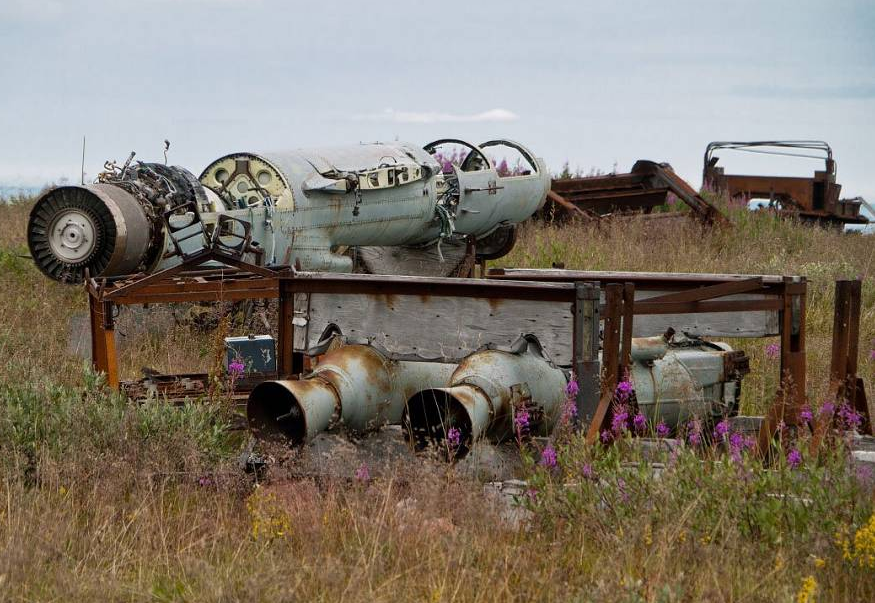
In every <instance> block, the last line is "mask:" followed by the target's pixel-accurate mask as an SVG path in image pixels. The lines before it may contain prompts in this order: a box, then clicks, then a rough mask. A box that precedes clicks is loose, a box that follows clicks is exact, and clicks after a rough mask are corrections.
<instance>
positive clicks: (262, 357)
mask: <svg viewBox="0 0 875 603" xmlns="http://www.w3.org/2000/svg"><path fill="white" fill-rule="evenodd" d="M225 350H226V354H225V367H226V368H227V366H228V364H229V363H230V362H232V361H233V360H234V359H235V358H236V359H239V360H240V361H241V362H243V365H244V366H245V367H246V369H245V372H246V373H247V374H248V373H275V372H276V343H275V342H274V339H273V337H271V336H270V335H249V336H248V337H226V338H225Z"/></svg>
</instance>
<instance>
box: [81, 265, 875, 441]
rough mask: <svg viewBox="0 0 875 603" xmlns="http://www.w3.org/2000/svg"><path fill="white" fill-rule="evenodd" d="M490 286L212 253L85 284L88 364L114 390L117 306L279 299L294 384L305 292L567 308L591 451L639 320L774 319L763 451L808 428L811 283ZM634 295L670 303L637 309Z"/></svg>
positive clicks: (693, 277) (842, 290)
mask: <svg viewBox="0 0 875 603" xmlns="http://www.w3.org/2000/svg"><path fill="white" fill-rule="evenodd" d="M229 259H231V260H234V262H233V266H232V268H230V269H228V268H214V267H204V266H202V264H203V263H204V262H207V261H210V260H218V261H221V262H225V261H226V260H229ZM228 263H231V262H230V261H228ZM486 276H487V278H485V279H483V278H480V279H473V278H467V279H466V278H444V277H420V276H391V275H389V276H387V275H374V274H342V273H310V272H297V271H295V270H293V269H290V268H285V267H283V268H280V269H277V270H269V269H266V268H263V267H260V266H254V265H250V264H247V263H246V262H241V261H239V260H236V259H235V258H225V257H223V256H222V254H218V255H217V252H210V253H206V254H202V255H200V256H198V257H196V258H193V259H192V260H190V261H187V262H185V263H183V264H182V265H180V266H177V267H174V268H171V269H168V270H165V271H163V272H160V273H156V274H154V275H149V276H145V277H139V278H135V277H127V278H116V279H93V278H92V279H88V280H87V281H86V290H87V292H88V294H89V308H90V317H91V333H92V359H93V363H94V367H95V369H96V370H98V371H101V372H104V373H105V374H106V375H107V382H108V384H109V385H110V386H112V387H115V388H118V387H119V375H118V362H117V358H116V350H115V338H114V321H113V309H114V306H115V305H131V304H152V303H171V302H202V301H228V300H244V299H277V300H278V301H279V325H278V331H279V336H278V341H277V374H278V375H279V376H280V377H281V378H289V377H294V376H296V375H299V374H301V373H302V372H303V371H304V358H303V354H301V353H297V352H295V351H294V344H293V322H292V319H293V318H294V315H295V301H294V300H295V294H298V293H328V294H336V295H355V294H371V295H381V296H393V295H407V296H417V297H420V298H423V299H424V298H427V297H429V296H442V297H463V298H479V299H495V300H529V301H544V302H564V303H568V304H569V305H570V307H571V310H572V312H571V314H572V325H571V333H572V339H573V341H572V344H573V345H572V349H573V359H572V369H573V371H574V373H575V376H576V378H577V379H578V382H579V385H580V387H579V393H578V397H577V408H578V416H579V417H580V423H579V424H580V426H581V427H583V423H584V422H585V421H586V419H589V418H590V417H591V418H592V420H590V421H589V426H588V428H587V433H586V437H587V440H588V441H590V442H594V441H597V438H598V436H599V434H600V433H601V429H602V428H603V427H604V426H605V425H606V424H608V423H609V421H610V406H611V402H612V399H613V395H614V391H615V389H616V386H617V383H618V382H619V380H620V379H622V378H625V376H626V374H627V372H628V370H629V366H630V362H631V359H630V352H631V341H632V326H633V320H634V316H635V315H639V316H641V315H654V314H696V313H710V312H744V311H763V310H773V311H778V312H779V316H780V338H781V352H780V371H781V385H780V387H779V390H778V392H776V396H775V400H774V402H773V403H772V404H771V406H770V408H769V410H768V412H767V414H766V416H765V419H764V421H763V425H762V428H761V430H760V434H759V450H760V452H761V453H762V454H767V453H768V451H769V449H770V447H771V445H772V442H773V438H774V435H775V433H776V431H777V429H778V428H779V425H781V424H782V423H783V424H786V425H791V426H796V425H799V424H800V421H801V417H800V413H801V410H802V408H803V407H804V406H805V403H806V388H805V383H806V382H805V375H806V373H805V370H806V365H805V304H806V296H807V283H806V282H805V281H804V280H802V279H799V278H798V277H764V276H748V275H714V274H671V273H667V274H661V273H630V272H587V271H573V270H513V269H508V270H501V269H499V270H491V271H489V273H488V274H487V275H486ZM836 287H837V289H836V300H837V303H836V317H835V327H834V333H833V361H832V362H833V363H832V367H833V371H832V374H833V382H834V384H835V386H834V387H835V388H836V390H835V391H836V396H841V395H844V396H845V397H847V399H848V400H849V401H852V402H854V404H855V406H856V407H857V408H858V410H861V414H863V416H864V418H865V420H866V421H867V427H868V428H869V430H871V427H872V422H871V420H870V417H869V412H868V407H867V406H866V396H865V391H864V390H863V388H862V381H861V380H860V379H859V378H858V377H857V375H856V370H857V360H856V358H857V352H858V340H859V314H860V283H859V281H839V282H838V283H837V284H836ZM602 289H604V292H605V303H604V304H601V303H600V302H599V298H600V294H601V290H602ZM636 289H640V290H651V291H654V290H655V291H663V292H666V291H668V293H663V294H661V295H659V296H657V297H651V298H646V299H642V300H638V301H635V299H634V298H635V291H636ZM746 292H757V293H760V294H766V295H768V296H770V298H765V299H762V298H761V299H740V300H727V299H719V298H722V297H725V296H729V295H736V294H739V293H746ZM601 320H603V321H604V324H605V328H604V341H603V345H602V360H601V362H599V359H598V338H599V336H598V325H599V322H600V321H601ZM861 404H862V406H861Z"/></svg>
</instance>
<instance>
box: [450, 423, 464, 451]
mask: <svg viewBox="0 0 875 603" xmlns="http://www.w3.org/2000/svg"><path fill="white" fill-rule="evenodd" d="M461 442H462V432H461V431H459V430H458V429H457V428H455V427H450V428H449V429H448V430H447V444H448V445H449V447H450V448H458V447H459V444H460V443H461Z"/></svg>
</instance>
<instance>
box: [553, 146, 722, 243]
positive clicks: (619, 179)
mask: <svg viewBox="0 0 875 603" xmlns="http://www.w3.org/2000/svg"><path fill="white" fill-rule="evenodd" d="M671 195H674V199H676V200H677V202H678V203H683V204H685V205H686V206H687V207H689V208H690V210H691V213H692V215H693V216H695V218H696V219H697V220H699V221H700V222H701V223H703V224H705V225H709V226H710V225H714V224H716V225H725V224H728V220H727V219H726V216H724V215H723V214H722V213H721V212H720V210H719V209H717V208H716V207H715V206H714V205H713V204H712V203H710V202H708V201H706V200H705V199H704V198H702V197H701V195H699V193H697V192H696V191H695V189H693V187H691V186H690V185H689V184H687V182H686V181H685V180H683V179H682V178H681V177H680V176H678V175H677V174H675V172H674V170H673V169H672V167H671V166H670V165H669V164H667V163H656V162H654V161H646V160H643V159H642V160H640V161H636V162H635V165H633V166H632V170H631V171H630V172H629V173H627V174H605V175H598V176H586V177H582V178H554V179H553V182H552V185H551V189H550V192H549V193H548V196H547V199H548V203H547V204H546V205H545V206H544V209H543V210H542V211H541V216H542V217H543V218H545V219H558V220H569V219H574V218H580V219H584V220H593V219H598V218H600V217H602V216H608V215H617V214H619V215H623V214H628V213H636V214H644V215H646V216H652V217H658V216H667V215H669V214H665V213H654V212H653V210H654V209H655V208H657V207H659V206H665V205H668V204H670V203H669V201H670V200H672V197H671Z"/></svg>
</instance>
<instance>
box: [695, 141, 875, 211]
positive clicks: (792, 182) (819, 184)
mask: <svg viewBox="0 0 875 603" xmlns="http://www.w3.org/2000/svg"><path fill="white" fill-rule="evenodd" d="M720 151H739V152H746V153H762V154H767V155H781V156H789V157H799V158H807V159H820V160H822V161H823V162H824V169H823V170H816V171H815V172H814V176H813V177H811V178H801V177H791V176H746V175H738V174H727V173H726V172H725V168H723V167H718V165H717V162H718V161H719V159H720V157H719V156H718V155H717V154H716V153H718V152H720ZM797 151H803V152H797ZM810 152H814V153H818V154H811V153H810ZM702 181H703V184H704V186H706V187H710V188H712V189H713V190H715V191H717V192H722V193H725V194H727V195H728V196H729V197H730V198H731V199H733V200H741V201H743V202H745V203H747V202H749V201H751V200H756V199H761V200H764V201H767V202H768V206H769V207H770V208H771V209H773V210H775V211H776V212H777V213H778V214H779V215H781V216H792V217H798V218H800V219H802V220H807V221H811V222H818V223H821V224H867V223H868V222H869V220H868V218H866V217H865V216H863V215H860V207H861V205H868V204H867V203H866V202H865V200H863V199H862V198H860V197H856V198H853V199H840V198H839V195H840V193H841V190H842V185H841V184H838V183H837V182H836V162H835V159H833V155H832V149H831V148H830V146H829V145H828V144H827V143H825V142H823V141H821V140H767V141H756V142H712V143H709V144H708V146H707V148H706V149H705V164H704V168H703V172H702ZM870 210H871V208H870Z"/></svg>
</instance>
